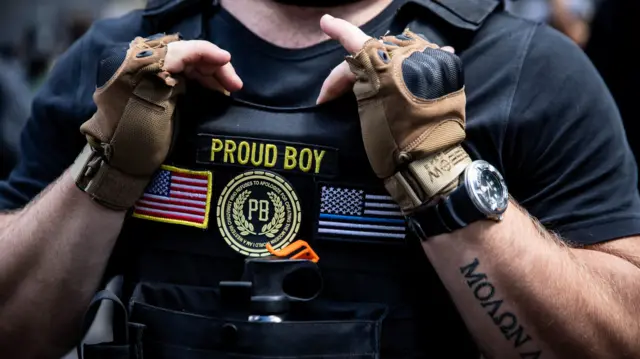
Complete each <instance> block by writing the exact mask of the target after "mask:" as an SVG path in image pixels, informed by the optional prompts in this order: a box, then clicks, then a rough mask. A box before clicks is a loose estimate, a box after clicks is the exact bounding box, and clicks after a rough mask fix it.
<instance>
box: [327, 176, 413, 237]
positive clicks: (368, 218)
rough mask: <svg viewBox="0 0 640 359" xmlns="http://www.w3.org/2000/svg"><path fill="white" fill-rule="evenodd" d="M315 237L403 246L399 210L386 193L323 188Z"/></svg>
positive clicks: (402, 220) (403, 220) (337, 187)
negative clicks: (399, 243)
mask: <svg viewBox="0 0 640 359" xmlns="http://www.w3.org/2000/svg"><path fill="white" fill-rule="evenodd" d="M319 195H320V201H319V202H320V203H319V207H320V208H319V211H318V223H317V236H318V237H319V238H322V239H336V240H340V239H342V240H356V241H373V242H380V241H382V242H388V241H391V242H404V239H405V237H406V232H407V227H406V222H405V219H404V216H403V215H402V213H401V212H400V207H398V205H397V204H396V203H395V202H394V201H393V199H391V197H390V196H388V195H387V194H386V193H380V192H375V191H370V190H365V189H361V188H349V187H341V186H332V185H322V186H321V187H320V191H319Z"/></svg>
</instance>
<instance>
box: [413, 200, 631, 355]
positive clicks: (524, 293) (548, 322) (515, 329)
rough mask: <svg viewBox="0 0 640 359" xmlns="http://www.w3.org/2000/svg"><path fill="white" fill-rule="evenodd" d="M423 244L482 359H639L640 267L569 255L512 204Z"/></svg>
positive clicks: (581, 253)
mask: <svg viewBox="0 0 640 359" xmlns="http://www.w3.org/2000/svg"><path fill="white" fill-rule="evenodd" d="M423 247H424V249H425V252H426V253H427V255H428V257H429V259H430V261H431V262H432V263H433V265H434V267H435V268H436V270H437V272H438V274H439V275H440V277H441V279H442V280H443V282H444V284H445V285H446V287H447V289H448V290H449V292H450V293H451V295H452V297H453V300H454V301H455V303H456V306H457V307H458V310H459V311H460V313H461V315H462V317H463V318H464V320H465V322H466V324H467V326H468V327H469V330H470V331H471V333H472V334H473V335H474V337H475V338H476V340H477V341H478V343H479V345H480V346H481V347H482V349H483V351H484V352H485V355H486V356H488V357H492V358H621V357H627V356H628V357H638V356H639V355H640V351H638V350H640V348H639V347H638V344H637V339H636V338H637V337H638V335H640V331H639V330H638V327H637V324H636V323H637V313H634V312H633V309H634V305H633V303H634V301H635V302H638V300H640V298H638V297H636V298H632V297H633V295H632V294H630V293H633V291H634V290H635V289H633V288H635V287H636V285H637V283H638V281H639V280H640V270H639V269H638V268H636V267H635V266H634V265H632V264H630V263H629V262H627V261H624V260H623V259H620V258H618V257H615V256H612V255H609V254H605V253H599V252H595V251H590V250H586V249H570V248H569V247H567V246H565V245H563V244H562V243H560V242H559V241H558V240H557V239H556V238H555V237H554V236H553V235H551V234H549V233H546V232H545V231H544V230H542V229H541V228H540V227H539V226H537V225H536V224H534V222H533V221H532V220H531V219H530V218H529V216H528V215H527V214H525V213H523V212H522V211H521V210H520V209H518V208H517V207H516V206H515V205H513V204H512V205H510V208H509V209H508V210H507V212H506V213H505V217H504V220H503V221H502V222H501V223H498V224H492V223H489V222H488V221H487V222H478V223H475V224H473V225H471V226H469V227H467V228H465V229H462V230H459V231H457V232H454V233H452V234H447V235H442V236H438V237H434V238H431V239H429V240H428V241H427V242H425V243H424V245H423ZM623 293H626V294H623ZM634 315H635V317H634Z"/></svg>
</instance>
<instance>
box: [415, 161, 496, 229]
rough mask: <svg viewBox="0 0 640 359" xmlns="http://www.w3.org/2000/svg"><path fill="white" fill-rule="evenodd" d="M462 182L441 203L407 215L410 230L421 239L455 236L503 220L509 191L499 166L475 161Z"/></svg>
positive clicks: (423, 207)
mask: <svg viewBox="0 0 640 359" xmlns="http://www.w3.org/2000/svg"><path fill="white" fill-rule="evenodd" d="M459 183H460V184H459V185H458V187H457V188H456V189H454V190H453V191H452V192H451V193H450V194H449V195H448V196H447V197H445V198H443V199H441V200H440V201H439V202H438V203H436V204H429V205H423V206H421V207H418V208H417V209H416V210H415V211H414V212H413V213H411V214H410V215H409V216H407V220H408V223H409V227H410V228H411V229H412V230H413V232H414V233H415V234H416V235H417V236H418V238H419V239H420V240H422V241H424V240H426V239H428V238H430V237H434V236H437V235H439V234H444V233H451V232H453V231H455V230H458V229H461V228H464V227H466V226H468V225H470V224H471V223H474V222H477V221H481V220H493V221H501V220H502V214H503V213H504V212H505V211H506V210H507V206H508V204H509V192H508V190H507V185H506V183H505V181H504V178H503V177H502V175H501V174H500V172H498V170H497V169H496V168H495V167H493V166H492V165H491V164H490V163H488V162H486V161H482V160H477V161H473V162H471V164H469V165H468V166H467V168H465V170H464V172H463V173H462V175H460V182H459Z"/></svg>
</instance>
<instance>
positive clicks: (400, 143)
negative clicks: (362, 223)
mask: <svg viewBox="0 0 640 359" xmlns="http://www.w3.org/2000/svg"><path fill="white" fill-rule="evenodd" d="M321 26H322V28H323V30H324V31H325V32H326V33H327V34H328V35H329V36H330V37H331V38H333V39H336V40H338V41H340V42H341V43H342V45H343V46H344V47H345V48H346V49H347V50H348V51H349V52H350V53H351V54H352V55H351V56H349V57H347V61H346V63H347V64H348V65H346V64H344V63H343V64H340V65H339V66H338V67H337V68H336V69H334V70H333V71H332V73H331V74H330V75H329V78H328V79H327V80H326V82H325V83H324V85H323V88H322V89H321V92H320V98H319V99H318V102H323V101H326V100H327V99H329V98H331V97H334V96H336V95H339V94H340V93H342V92H343V91H344V90H345V89H346V88H348V87H349V86H350V85H352V86H353V91H354V93H355V95H356V98H357V100H358V108H359V111H360V122H361V127H362V136H363V139H364V145H365V149H366V151H367V155H368V157H369V162H370V163H371V166H372V168H373V170H374V171H375V173H376V175H377V176H378V177H379V178H381V179H383V180H384V183H385V187H386V188H387V191H388V192H389V194H390V195H391V196H392V197H393V198H394V199H395V200H396V202H398V204H399V205H400V207H401V208H402V209H403V210H404V211H405V212H411V211H412V210H413V209H415V208H416V207H418V206H420V205H421V204H423V203H426V202H429V201H433V200H435V199H437V198H438V197H439V196H444V195H446V194H448V193H449V192H450V191H451V190H452V189H454V188H455V187H456V186H457V182H458V177H459V175H460V174H461V173H462V172H463V171H464V168H465V167H466V166H467V165H468V164H469V163H470V162H471V159H470V158H469V156H468V155H467V154H466V152H465V151H464V150H463V149H462V147H460V146H459V145H460V143H461V142H462V141H463V140H464V139H465V105H466V98H465V93H464V74H463V70H462V64H461V61H460V59H459V58H458V57H457V56H456V55H455V54H453V53H451V52H450V51H443V50H442V49H441V48H440V47H439V46H438V45H436V44H433V43H431V42H429V41H427V40H426V39H425V38H424V37H423V36H421V35H419V34H414V33H412V32H411V31H409V30H405V31H404V32H403V33H402V34H401V35H397V36H384V37H383V38H381V39H380V40H379V41H378V40H376V39H372V38H370V37H369V36H367V35H365V34H364V33H362V31H360V29H358V28H357V27H355V26H353V25H351V24H349V23H348V22H346V21H344V20H340V19H335V18H332V17H330V16H325V17H323V18H322V20H321ZM347 69H349V70H350V72H351V73H352V75H349V74H348V73H347ZM354 75H355V76H354ZM354 77H355V81H354ZM443 164H444V165H443ZM436 169H437V171H438V172H440V173H442V174H441V175H440V176H437V177H436V176H432V175H430V173H432V172H435V170H436Z"/></svg>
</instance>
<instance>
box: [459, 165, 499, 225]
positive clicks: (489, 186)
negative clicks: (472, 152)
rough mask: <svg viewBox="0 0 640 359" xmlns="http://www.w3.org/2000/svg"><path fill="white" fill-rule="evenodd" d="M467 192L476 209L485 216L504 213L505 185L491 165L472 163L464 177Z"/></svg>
mask: <svg viewBox="0 0 640 359" xmlns="http://www.w3.org/2000/svg"><path fill="white" fill-rule="evenodd" d="M465 182H466V183H465V184H466V186H467V190H468V192H469V195H470V197H471V199H472V200H473V202H474V203H475V205H476V207H478V209H480V210H481V211H482V212H484V213H485V214H487V215H499V214H502V213H504V211H505V210H506V209H507V205H508V203H509V192H508V191H507V186H506V183H505V182H504V179H503V178H502V175H501V174H500V172H498V171H497V170H496V169H495V168H494V167H493V166H492V165H491V164H489V163H488V162H486V161H474V162H473V163H472V164H471V165H470V166H469V168H468V170H467V173H466V176H465Z"/></svg>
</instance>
